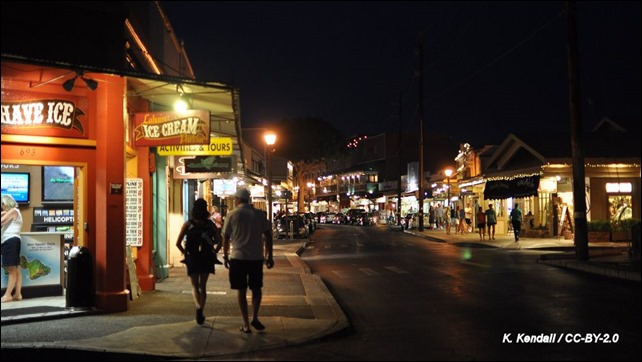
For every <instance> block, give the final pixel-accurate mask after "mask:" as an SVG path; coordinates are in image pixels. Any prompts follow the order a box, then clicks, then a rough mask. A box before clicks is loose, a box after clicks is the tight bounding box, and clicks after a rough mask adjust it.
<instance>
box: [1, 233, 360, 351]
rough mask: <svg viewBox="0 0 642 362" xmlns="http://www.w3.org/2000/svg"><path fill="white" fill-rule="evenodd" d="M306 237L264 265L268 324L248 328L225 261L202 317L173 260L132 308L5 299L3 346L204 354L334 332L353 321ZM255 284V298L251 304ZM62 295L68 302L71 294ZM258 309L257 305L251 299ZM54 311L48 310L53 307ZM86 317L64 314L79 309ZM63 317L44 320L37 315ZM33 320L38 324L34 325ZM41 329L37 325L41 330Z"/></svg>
mask: <svg viewBox="0 0 642 362" xmlns="http://www.w3.org/2000/svg"><path fill="white" fill-rule="evenodd" d="M304 246H305V241H301V240H294V241H290V240H276V241H275V246H274V255H275V256H274V259H275V267H274V268H273V269H270V270H267V269H265V270H264V288H263V302H262V304H261V315H260V320H261V321H262V322H263V324H264V325H265V326H266V329H265V330H264V331H261V332H259V331H256V330H254V329H253V333H251V334H245V333H242V332H240V331H239V327H240V326H241V325H242V320H241V316H240V312H239V310H238V306H237V295H236V291H232V290H231V289H230V288H229V282H228V274H227V270H226V269H225V268H224V267H222V266H217V268H216V275H212V276H211V277H210V279H209V281H208V300H207V307H206V308H205V311H204V312H205V316H206V321H205V323H204V324H203V325H198V324H196V322H195V307H194V304H193V302H192V296H191V286H190V282H189V278H188V277H187V275H186V270H185V268H180V267H179V268H172V269H171V272H170V277H169V278H167V279H165V280H163V281H161V282H158V283H157V285H156V290H155V291H153V292H146V293H143V295H142V296H141V297H139V298H137V299H135V300H133V301H130V308H129V310H128V311H127V312H124V313H114V314H102V313H99V312H98V313H97V311H75V313H70V311H68V310H65V309H64V308H59V309H60V310H58V311H53V312H48V313H41V315H34V314H32V315H29V314H22V315H20V314H16V313H15V312H16V311H15V310H14V313H10V314H12V317H5V314H9V310H11V309H18V308H22V309H25V313H27V309H28V308H31V307H28V305H33V304H34V303H38V300H37V299H40V298H37V299H33V300H27V299H24V300H23V301H20V302H11V303H4V304H2V312H3V316H2V351H3V352H2V353H3V356H4V355H5V353H10V352H9V351H10V349H16V350H17V349H28V350H32V349H36V350H37V349H40V350H41V349H43V348H44V349H50V348H53V349H60V350H65V349H71V350H80V351H85V352H109V353H118V354H127V355H131V357H132V358H134V357H136V358H140V357H144V356H159V357H163V358H202V357H220V356H226V355H236V354H239V353H245V352H251V351H256V350H262V349H271V348H278V347H284V346H289V345H294V344H299V343H303V342H306V341H311V340H315V339H318V338H321V337H324V336H328V335H331V334H333V333H336V332H338V331H341V330H343V329H344V328H347V327H348V326H349V323H348V320H347V318H346V316H345V315H344V313H343V311H342V310H341V308H340V307H339V305H338V304H337V303H336V301H335V300H334V298H333V296H332V294H330V292H329V291H328V289H327V288H326V287H325V285H324V284H323V282H322V280H321V279H320V278H319V277H318V276H316V275H314V274H311V273H310V270H309V268H308V267H307V266H306V265H305V264H304V263H302V262H301V261H300V259H299V256H298V255H297V254H296V251H300V249H301V248H302V247H304ZM250 294H251V293H250V292H249V291H248V303H249V304H251V295H250ZM58 299H62V302H63V306H64V301H65V299H64V296H63V297H59V298H58ZM250 313H251V305H250ZM47 314H48V315H47ZM78 316H82V318H63V317H78ZM54 318H63V319H57V320H55V321H47V322H46V323H38V324H36V325H34V324H33V323H25V322H32V321H37V320H46V319H54ZM29 325H32V326H37V328H28V326H29ZM35 329H37V330H35Z"/></svg>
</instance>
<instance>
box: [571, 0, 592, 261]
mask: <svg viewBox="0 0 642 362" xmlns="http://www.w3.org/2000/svg"><path fill="white" fill-rule="evenodd" d="M566 16H567V27H568V73H569V74H568V78H569V79H568V80H569V103H570V104H569V105H570V111H571V112H570V113H571V148H572V150H573V151H572V152H573V204H574V207H575V212H574V213H573V214H574V215H573V218H574V220H575V257H576V258H577V260H588V258H589V249H588V230H587V225H586V182H585V181H584V143H583V139H582V115H581V109H580V99H581V97H580V70H579V61H578V51H577V43H578V41H577V24H576V19H575V16H576V11H575V1H573V0H568V1H567V2H566Z"/></svg>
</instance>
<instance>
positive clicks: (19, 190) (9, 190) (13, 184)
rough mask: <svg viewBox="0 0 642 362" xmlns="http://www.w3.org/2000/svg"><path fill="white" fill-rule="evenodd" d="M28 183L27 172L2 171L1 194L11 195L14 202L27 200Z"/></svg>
mask: <svg viewBox="0 0 642 362" xmlns="http://www.w3.org/2000/svg"><path fill="white" fill-rule="evenodd" d="M29 184H30V174H28V173H9V172H3V173H2V195H5V194H8V195H11V196H12V197H13V199H14V200H16V202H19V203H27V202H29Z"/></svg>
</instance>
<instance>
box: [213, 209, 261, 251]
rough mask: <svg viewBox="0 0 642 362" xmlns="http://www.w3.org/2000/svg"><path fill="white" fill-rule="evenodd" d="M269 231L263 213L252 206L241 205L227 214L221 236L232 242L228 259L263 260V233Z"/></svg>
mask: <svg viewBox="0 0 642 362" xmlns="http://www.w3.org/2000/svg"><path fill="white" fill-rule="evenodd" d="M269 230H270V223H269V222H268V219H267V217H266V215H265V214H264V213H263V211H261V210H258V209H255V208H254V207H253V206H252V205H249V204H241V205H239V206H238V207H237V208H236V209H234V210H233V211H231V212H230V213H229V214H227V218H226V219H225V224H224V225H223V235H224V236H225V237H226V238H230V239H231V241H232V250H231V251H230V258H232V259H238V260H263V258H264V256H263V233H264V232H265V231H269Z"/></svg>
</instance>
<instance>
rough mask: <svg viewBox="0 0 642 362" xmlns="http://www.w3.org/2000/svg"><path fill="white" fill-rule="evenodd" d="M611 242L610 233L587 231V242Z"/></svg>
mask: <svg viewBox="0 0 642 362" xmlns="http://www.w3.org/2000/svg"><path fill="white" fill-rule="evenodd" d="M605 241H611V233H610V232H609V231H589V232H588V242H589V243H595V242H605Z"/></svg>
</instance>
